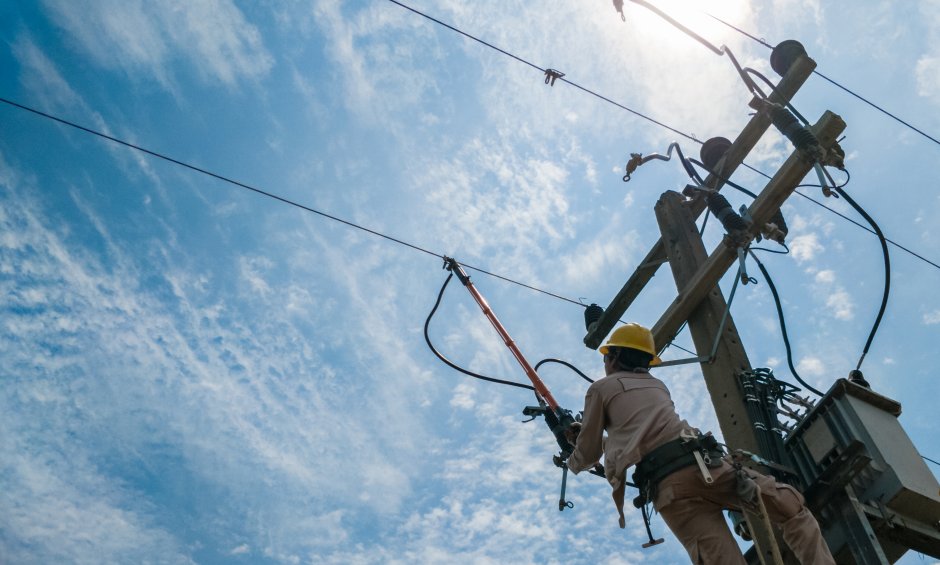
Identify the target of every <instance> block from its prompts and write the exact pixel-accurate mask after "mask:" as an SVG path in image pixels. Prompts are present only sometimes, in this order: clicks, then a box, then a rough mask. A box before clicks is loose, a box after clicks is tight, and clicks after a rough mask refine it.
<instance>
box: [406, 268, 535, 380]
mask: <svg viewBox="0 0 940 565" xmlns="http://www.w3.org/2000/svg"><path fill="white" fill-rule="evenodd" d="M453 277H454V273H450V274H449V275H447V278H446V279H445V280H444V284H443V285H442V286H441V291H440V292H438V293H437V300H436V301H435V302H434V307H433V308H431V313H430V314H428V319H427V320H425V321H424V341H425V342H427V344H428V347H430V348H431V351H432V352H433V353H434V355H436V356H437V358H438V359H440V360H441V361H443V362H444V363H445V364H446V365H447V366H448V367H450V368H451V369H455V370H457V371H460V372H461V373H463V374H465V375H467V376H470V377H473V378H475V379H480V380H482V381H487V382H491V383H498V384H502V385H508V386H514V387H518V388H524V389H526V390H531V391H533V392H535V387H534V386H532V385H527V384H524V383H517V382H513V381H507V380H503V379H496V378H493V377H487V376H484V375H481V374H479V373H474V372H473V371H469V370H467V369H464V368H463V367H459V366H457V365H455V364H454V363H452V362H451V361H450V359H448V358H447V357H444V355H442V354H441V352H440V351H438V350H437V349H436V348H435V347H434V344H432V343H431V336H430V335H429V334H428V327H429V326H430V325H431V318H433V317H434V313H435V312H437V308H438V307H439V306H440V305H441V299H442V298H443V297H444V291H445V290H446V289H447V284H448V283H449V282H450V279H452V278H453ZM536 394H537V393H536Z"/></svg>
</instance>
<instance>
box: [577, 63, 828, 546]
mask: <svg viewBox="0 0 940 565" xmlns="http://www.w3.org/2000/svg"><path fill="white" fill-rule="evenodd" d="M815 66H816V65H815V62H814V61H813V60H812V59H810V58H809V57H807V56H806V55H805V54H804V55H801V56H799V57H797V59H796V60H795V61H794V62H793V63H792V64H791V65H790V68H789V69H788V71H787V73H786V74H785V76H784V77H783V79H782V80H781V81H780V84H779V85H778V86H777V88H776V89H774V90H773V94H772V96H771V101H772V102H774V103H777V104H786V103H787V102H788V101H789V99H790V98H791V97H792V96H793V95H794V94H795V93H796V91H797V90H798V89H799V87H800V86H801V85H802V84H803V82H804V81H805V80H806V79H807V78H808V77H809V75H810V74H811V73H812V71H813V69H814V68H815ZM753 104H754V103H752V105H753ZM771 123H772V120H771V117H770V115H769V114H768V113H767V112H763V111H760V110H759V111H758V112H757V113H756V114H755V115H754V116H753V118H752V119H751V120H750V122H749V123H748V124H747V126H745V128H744V130H743V131H742V132H741V134H740V135H738V137H737V138H736V139H735V141H734V142H733V143H732V144H731V147H730V148H729V149H728V150H727V151H726V152H725V154H724V155H723V156H722V157H721V159H720V160H719V161H718V163H717V165H716V166H715V167H714V170H713V172H712V173H711V174H709V176H708V177H707V179H706V180H705V186H704V187H703V188H705V189H706V190H709V189H711V190H720V188H721V186H722V185H723V184H724V182H725V180H726V179H728V178H730V177H731V175H732V174H733V173H734V171H735V170H736V169H737V167H738V166H739V165H740V164H741V163H742V162H743V161H744V158H745V156H746V155H747V154H748V153H749V152H750V151H751V149H753V147H754V146H755V145H756V144H757V142H758V141H759V140H760V137H761V136H762V135H763V134H764V133H765V132H766V131H767V129H768V128H769V127H770V125H771ZM844 128H845V123H844V122H843V121H842V120H841V119H840V118H839V117H838V116H836V115H835V114H832V113H829V112H827V113H826V114H825V115H824V116H823V117H822V118H821V119H820V120H819V122H818V123H816V124H815V126H813V128H811V129H812V131H813V133H814V134H815V135H816V137H817V139H818V141H819V147H820V148H821V149H822V152H823V153H824V154H825V152H826V151H828V150H829V149H830V148H831V147H832V146H833V145H834V144H835V140H836V138H837V137H838V136H839V134H840V133H841V132H842V130H843V129H844ZM816 157H818V155H816ZM814 162H815V161H814V157H813V156H809V155H807V154H805V153H804V152H803V150H799V149H797V150H794V151H793V153H792V154H791V155H790V157H789V158H788V159H787V161H786V162H785V163H784V164H783V165H782V166H781V168H780V169H779V170H778V171H777V174H775V175H774V176H773V178H772V179H771V180H770V181H769V182H768V183H767V185H766V187H765V188H764V190H763V191H762V192H761V194H760V195H759V196H758V198H757V199H756V200H755V201H754V202H753V204H752V205H751V206H750V208H749V209H748V214H749V217H750V220H751V224H750V225H749V228H748V230H747V231H746V232H744V233H738V234H735V238H734V241H733V242H732V240H731V239H730V238H727V237H726V238H725V240H724V241H722V242H721V243H720V244H719V245H718V247H717V248H716V249H715V250H714V251H713V252H712V253H711V255H707V253H706V250H705V246H704V243H703V242H702V238H701V236H700V235H699V233H698V230H697V229H696V225H695V219H696V218H697V217H698V216H699V215H700V214H701V213H702V211H703V210H704V209H705V208H706V203H705V198H704V196H703V195H704V192H699V193H698V196H696V197H693V198H691V199H689V200H686V198H685V197H683V196H682V195H681V194H679V193H676V192H672V191H668V192H666V193H664V194H663V195H662V197H661V198H660V200H659V201H658V202H657V204H656V207H655V211H656V218H657V222H658V223H659V227H660V232H661V234H662V237H661V238H660V239H659V241H657V242H656V244H655V245H654V246H653V249H652V250H650V252H649V253H648V254H647V256H646V258H645V259H644V260H643V262H642V263H641V264H640V266H639V267H638V268H637V269H636V270H635V271H634V273H633V275H632V276H631V277H630V278H629V280H628V281H627V282H626V284H625V285H624V286H623V288H622V289H621V291H620V292H619V293H618V294H617V296H616V297H615V298H614V300H613V301H612V302H611V304H610V305H609V306H608V307H607V308H606V309H605V311H604V314H603V316H602V317H601V319H600V320H599V321H598V323H597V324H596V325H595V326H594V327H593V328H592V329H591V330H590V331H589V332H588V334H587V335H586V336H585V338H584V343H585V344H586V345H587V346H588V347H591V348H592V349H596V348H597V347H598V346H599V345H600V343H601V341H602V340H603V339H604V337H605V336H606V335H607V334H608V333H609V332H610V330H611V329H612V328H613V326H614V325H615V324H616V322H617V320H618V319H619V318H620V317H621V316H622V315H623V313H624V312H625V311H626V309H627V308H628V307H629V306H630V304H632V302H633V300H635V299H636V297H637V296H638V295H639V293H640V291H641V290H642V289H643V288H644V287H645V286H646V284H647V283H648V282H649V280H650V279H651V278H652V277H653V275H654V274H655V273H656V271H657V270H658V268H659V265H661V264H662V263H664V262H667V261H668V262H669V265H670V267H671V269H672V273H673V276H674V278H675V281H676V287H677V289H678V291H679V294H678V296H677V298H676V299H675V301H673V303H672V304H671V305H670V306H669V307H668V308H667V310H666V311H665V313H664V314H663V315H662V317H661V318H660V319H659V321H658V322H657V323H656V324H655V325H654V326H653V330H652V331H653V337H654V341H655V343H656V344H657V348H658V349H659V350H660V351H661V350H662V349H664V348H665V346H666V345H667V344H669V343H670V342H671V341H672V339H673V338H674V337H675V335H676V333H677V332H678V331H679V328H680V327H681V326H682V324H683V323H685V322H686V321H688V324H689V329H690V331H691V333H692V339H693V341H694V343H695V347H696V350H697V351H698V352H699V354H700V355H702V354H710V353H711V350H712V345H713V343H715V340H716V337H717V336H718V334H719V332H720V333H721V335H720V338H719V339H718V341H717V349H716V350H715V352H714V356H712V357H711V358H710V359H709V360H708V362H706V363H703V364H702V372H703V374H704V377H705V384H706V387H707V389H708V391H709V394H710V396H711V399H712V404H713V405H714V406H715V410H716V413H717V416H718V422H719V426H720V427H721V431H722V435H723V437H724V441H725V443H727V444H728V445H729V446H731V447H732V448H733V449H744V450H747V451H749V452H752V453H756V454H759V455H761V456H764V457H770V456H771V454H768V453H762V450H761V447H760V445H761V444H760V442H759V441H758V439H757V435H756V433H757V432H756V430H755V428H754V426H753V422H751V420H750V418H749V416H748V413H747V409H746V402H747V400H746V399H745V397H744V393H743V391H742V390H741V388H739V386H738V383H737V379H738V376H739V375H740V374H741V373H743V372H746V371H750V370H751V365H750V362H749V361H748V358H747V354H746V352H745V350H744V346H743V344H742V343H741V340H740V338H739V336H738V334H737V330H736V328H735V325H734V321H733V320H732V319H731V316H730V313H729V312H727V304H726V302H725V299H724V297H723V296H722V294H721V291H720V289H719V288H718V281H719V280H720V279H721V277H722V276H723V275H724V273H725V272H726V271H727V270H728V268H729V267H730V266H731V265H732V264H734V262H735V260H736V259H737V258H738V250H739V249H740V248H744V247H746V246H747V245H749V244H750V242H751V241H752V240H753V239H754V238H755V237H757V236H758V235H759V234H760V232H761V229H762V227H763V226H764V225H766V224H767V223H768V222H769V221H770V219H771V217H772V216H773V215H774V214H775V213H776V212H777V211H778V210H779V208H780V206H781V205H782V204H783V202H784V201H785V200H786V199H787V197H789V196H790V194H791V193H792V192H793V190H795V188H796V186H797V184H799V182H800V181H801V180H802V179H803V178H804V177H805V176H806V175H807V173H809V172H810V170H811V169H812V168H813V166H814ZM722 320H724V326H722ZM745 516H746V518H747V521H748V524H749V526H750V530H751V535H752V537H753V539H754V544H755V547H756V551H757V555H758V557H759V558H760V560H761V562H763V563H774V564H778V563H779V564H782V563H783V562H784V561H783V556H782V555H781V552H780V548H779V544H778V542H777V540H776V538H775V535H774V532H773V531H772V530H771V528H770V524H769V523H768V522H767V520H766V516H760V515H755V514H753V513H751V512H745ZM787 557H788V562H789V560H790V558H791V556H789V555H788V554H787Z"/></svg>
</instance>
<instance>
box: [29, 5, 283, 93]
mask: <svg viewBox="0 0 940 565" xmlns="http://www.w3.org/2000/svg"><path fill="white" fill-rule="evenodd" d="M45 6H46V9H47V11H48V12H49V13H50V14H51V15H52V17H53V19H54V20H55V21H56V23H57V24H58V25H59V26H61V27H62V28H63V29H65V30H66V31H68V32H69V34H70V35H71V37H72V39H73V40H74V41H75V43H76V44H77V45H78V46H79V47H80V48H81V49H82V50H83V51H85V52H86V53H88V54H89V55H90V56H91V57H92V58H93V59H94V60H95V62H96V63H97V64H98V65H101V66H103V67H106V68H117V69H121V70H123V71H124V72H126V73H128V74H129V75H131V76H133V77H135V78H137V79H138V80H149V79H151V78H153V79H156V80H157V81H158V82H159V83H160V84H161V85H163V86H164V87H166V88H168V89H170V90H175V89H176V87H175V86H174V85H175V83H176V78H175V74H176V73H177V71H176V69H174V64H175V63H176V62H177V61H180V60H184V61H186V62H187V63H188V64H189V65H191V66H192V67H193V68H195V69H196V71H197V72H198V73H199V75H200V76H202V77H203V78H204V79H205V80H206V81H209V82H220V83H222V84H224V85H227V86H234V85H235V84H237V82H238V81H239V80H241V79H244V78H247V79H254V78H257V77H260V76H263V75H264V74H265V73H267V72H268V70H269V69H270V68H271V67H272V65H273V58H272V57H271V55H270V54H269V53H268V52H267V50H266V49H265V47H264V45H263V42H262V39H261V35H260V33H259V32H258V30H257V29H256V28H255V26H253V25H252V24H251V23H249V22H248V21H247V20H246V19H245V16H244V14H242V12H241V11H240V10H239V9H238V8H237V7H236V6H235V5H234V4H233V3H232V2H230V1H228V0H210V1H207V2H173V6H172V9H164V7H163V6H158V5H154V4H150V3H147V2H141V1H130V2H120V1H109V2H93V3H91V4H80V3H75V2H45Z"/></svg>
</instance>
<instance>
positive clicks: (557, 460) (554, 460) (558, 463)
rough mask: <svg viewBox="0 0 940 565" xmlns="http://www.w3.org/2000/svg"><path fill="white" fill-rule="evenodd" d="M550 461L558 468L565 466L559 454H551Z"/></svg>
mask: <svg viewBox="0 0 940 565" xmlns="http://www.w3.org/2000/svg"><path fill="white" fill-rule="evenodd" d="M552 463H554V464H555V466H556V467H558V468H560V469H564V468H565V460H564V459H562V458H561V456H560V455H552Z"/></svg>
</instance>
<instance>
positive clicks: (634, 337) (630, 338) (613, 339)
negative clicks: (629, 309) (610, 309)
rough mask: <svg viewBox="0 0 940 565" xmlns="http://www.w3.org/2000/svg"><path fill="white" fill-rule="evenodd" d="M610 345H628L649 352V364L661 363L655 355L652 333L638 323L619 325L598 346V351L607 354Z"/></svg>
mask: <svg viewBox="0 0 940 565" xmlns="http://www.w3.org/2000/svg"><path fill="white" fill-rule="evenodd" d="M610 347H629V348H631V349H636V350H638V351H643V352H645V353H649V354H650V355H652V356H653V360H652V361H651V362H650V365H651V366H652V365H659V364H660V363H662V360H660V358H659V356H658V355H656V344H655V343H654V342H653V333H652V332H650V331H649V330H648V329H646V328H644V327H643V326H641V325H640V324H633V323H630V324H626V325H623V326H620V327H619V328H617V329H616V330H614V333H612V334H610V338H609V339H608V340H607V343H605V344H604V345H602V346H600V347H599V348H598V351H600V352H601V354H602V355H607V351H608V348H610Z"/></svg>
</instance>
